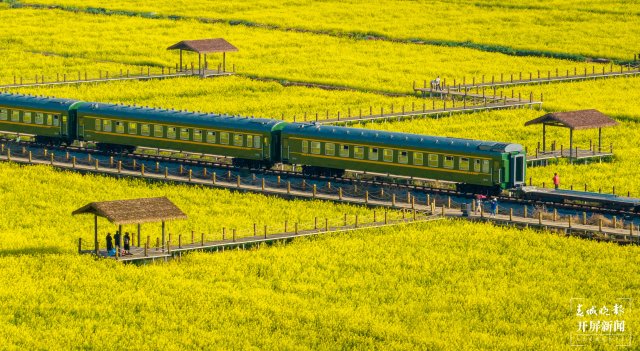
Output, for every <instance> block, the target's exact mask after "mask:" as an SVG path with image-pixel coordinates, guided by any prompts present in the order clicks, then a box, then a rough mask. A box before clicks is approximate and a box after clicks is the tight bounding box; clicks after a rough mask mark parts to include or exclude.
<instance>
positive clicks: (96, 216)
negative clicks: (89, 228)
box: [93, 214, 98, 255]
mask: <svg viewBox="0 0 640 351" xmlns="http://www.w3.org/2000/svg"><path fill="white" fill-rule="evenodd" d="M93 227H94V234H95V241H94V242H93V243H94V249H95V252H96V255H97V254H98V215H97V214H94V215H93Z"/></svg>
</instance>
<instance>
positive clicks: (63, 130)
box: [60, 114, 69, 137]
mask: <svg viewBox="0 0 640 351" xmlns="http://www.w3.org/2000/svg"><path fill="white" fill-rule="evenodd" d="M68 121H69V120H68V117H67V115H65V114H63V115H62V116H61V117H60V134H61V135H62V136H63V137H66V136H68V135H69V126H68V125H67V122H68Z"/></svg>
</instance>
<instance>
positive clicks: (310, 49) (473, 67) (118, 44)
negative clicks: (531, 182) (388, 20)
mask: <svg viewBox="0 0 640 351" xmlns="http://www.w3.org/2000/svg"><path fill="white" fill-rule="evenodd" d="M0 19H2V21H0V41H3V40H4V41H8V42H9V43H10V44H8V45H7V46H8V48H12V49H20V50H23V51H26V52H36V53H41V52H47V53H53V54H56V55H61V56H64V57H74V58H83V59H89V60H94V61H98V62H100V61H109V62H117V63H121V64H123V65H154V66H158V68H157V69H158V70H159V68H160V67H159V66H169V67H174V66H175V65H177V64H178V53H177V52H175V51H167V50H166V48H167V47H168V46H169V45H172V44H174V43H176V42H178V41H180V40H184V39H193V38H207V37H210V36H212V35H214V36H216V37H224V38H226V39H227V40H228V41H229V42H231V43H233V44H235V45H237V46H238V47H239V50H240V51H239V52H237V53H230V54H229V55H227V57H228V64H229V66H228V68H232V67H233V65H234V64H235V65H236V67H237V70H238V71H239V72H240V73H242V74H245V75H249V76H258V77H268V78H275V79H278V80H285V81H286V80H290V81H302V82H314V83H322V84H334V85H346V86H350V87H355V88H360V89H368V90H372V89H375V90H385V91H395V92H406V91H408V90H410V89H411V85H412V82H413V81H414V80H415V81H418V82H423V81H424V80H430V79H434V78H435V77H436V76H438V75H439V76H441V78H443V79H445V78H446V79H447V82H448V83H452V82H453V79H454V78H455V79H458V82H460V80H462V79H463V78H465V79H467V80H468V81H469V82H470V81H471V79H472V77H476V78H477V79H478V80H480V79H481V77H482V75H485V76H486V77H487V79H489V77H490V76H491V75H499V74H500V73H503V74H511V73H514V74H518V73H519V72H536V71H537V70H542V71H547V70H555V69H556V68H558V69H560V71H561V72H562V71H565V70H566V69H570V70H573V69H574V68H575V67H577V69H578V70H579V71H582V70H583V69H584V68H585V67H587V68H588V69H591V64H587V63H576V62H572V61H566V60H558V59H549V58H538V57H514V56H508V55H502V54H496V53H487V52H482V51H478V50H473V49H467V48H455V47H454V48H451V47H440V46H430V45H413V44H402V43H392V42H381V41H358V40H352V39H349V38H336V37H331V36H322V35H314V34H312V33H297V32H280V31H273V30H269V29H264V28H246V27H242V26H230V25H227V24H220V23H217V24H205V23H199V22H197V21H194V20H190V21H172V20H155V19H144V18H137V17H127V16H96V15H88V14H82V13H78V14H75V13H74V14H71V13H69V12H66V11H58V10H31V9H18V10H2V11H0ZM16 22H19V23H20V26H15V25H14V23H16ZM43 23H47V24H48V25H47V26H43V25H42V24H43ZM123 38H126V40H123ZM303 44H304V45H303ZM45 48H46V50H45ZM197 60H198V58H197V56H194V55H186V57H185V63H186V64H188V65H190V63H192V62H195V63H196V64H197ZM220 61H221V55H219V54H217V55H216V54H214V55H209V61H208V62H209V66H210V67H215V68H217V66H218V63H220ZM9 62H10V61H9ZM42 66H44V65H42ZM86 69H87V70H88V72H89V73H90V74H91V73H92V72H93V75H94V76H95V75H97V73H98V72H97V71H98V69H97V67H96V68H94V67H87V68H86ZM111 73H112V75H113V74H114V73H116V72H113V71H112V72H111ZM117 73H119V70H118V71H117ZM11 79H12V77H11V76H6V77H0V82H1V81H5V82H6V81H10V80H11Z"/></svg>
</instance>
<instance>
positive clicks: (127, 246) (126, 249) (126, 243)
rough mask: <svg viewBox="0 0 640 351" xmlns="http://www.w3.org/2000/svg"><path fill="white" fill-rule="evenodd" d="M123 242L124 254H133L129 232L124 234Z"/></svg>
mask: <svg viewBox="0 0 640 351" xmlns="http://www.w3.org/2000/svg"><path fill="white" fill-rule="evenodd" d="M122 242H123V244H124V252H125V253H127V254H129V253H131V251H130V250H131V244H130V242H131V237H130V236H129V232H126V233H125V234H124V239H122Z"/></svg>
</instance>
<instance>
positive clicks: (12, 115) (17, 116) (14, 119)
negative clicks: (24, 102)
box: [9, 111, 20, 122]
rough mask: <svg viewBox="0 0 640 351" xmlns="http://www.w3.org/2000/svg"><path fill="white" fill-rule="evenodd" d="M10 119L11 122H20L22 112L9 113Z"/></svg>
mask: <svg viewBox="0 0 640 351" xmlns="http://www.w3.org/2000/svg"><path fill="white" fill-rule="evenodd" d="M9 118H11V122H18V121H20V111H9Z"/></svg>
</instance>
